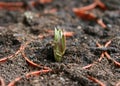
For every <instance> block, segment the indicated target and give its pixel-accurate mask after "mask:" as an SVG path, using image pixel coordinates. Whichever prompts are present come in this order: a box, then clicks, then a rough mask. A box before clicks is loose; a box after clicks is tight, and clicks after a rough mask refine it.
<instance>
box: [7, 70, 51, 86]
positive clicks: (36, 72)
mask: <svg viewBox="0 0 120 86" xmlns="http://www.w3.org/2000/svg"><path fill="white" fill-rule="evenodd" d="M51 71H52V70H50V69H49V70H39V71H34V72H30V73H27V74H26V75H25V77H26V78H29V77H30V76H37V75H40V74H43V73H48V72H51ZM21 79H22V77H18V78H16V79H15V80H13V81H11V82H10V83H9V84H8V86H15V83H16V82H18V81H19V80H21Z"/></svg>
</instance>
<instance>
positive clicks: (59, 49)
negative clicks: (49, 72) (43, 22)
mask: <svg viewBox="0 0 120 86" xmlns="http://www.w3.org/2000/svg"><path fill="white" fill-rule="evenodd" d="M65 49H66V37H65V36H64V34H63V30H61V29H59V28H55V32H54V48H53V51H54V58H55V60H56V61H61V60H62V56H63V55H64V53H65Z"/></svg>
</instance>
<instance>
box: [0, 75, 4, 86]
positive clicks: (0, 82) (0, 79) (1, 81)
mask: <svg viewBox="0 0 120 86" xmlns="http://www.w3.org/2000/svg"><path fill="white" fill-rule="evenodd" d="M0 86H5V82H4V80H3V78H2V77H0Z"/></svg>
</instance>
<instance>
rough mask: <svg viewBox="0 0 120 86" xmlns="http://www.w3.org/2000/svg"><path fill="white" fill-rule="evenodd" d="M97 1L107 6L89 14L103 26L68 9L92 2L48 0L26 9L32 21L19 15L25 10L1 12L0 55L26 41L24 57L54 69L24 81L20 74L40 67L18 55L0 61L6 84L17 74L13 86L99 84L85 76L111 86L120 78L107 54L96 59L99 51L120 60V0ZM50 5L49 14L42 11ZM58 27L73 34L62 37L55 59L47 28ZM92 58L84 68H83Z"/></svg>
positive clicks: (119, 67)
mask: <svg viewBox="0 0 120 86" xmlns="http://www.w3.org/2000/svg"><path fill="white" fill-rule="evenodd" d="M3 1H4V0H3ZM5 1H11V0H5ZM12 1H14V2H16V1H23V0H12ZM26 1H27V0H26ZM28 1H29V0H28ZM101 1H102V2H103V3H105V5H106V6H107V7H108V9H107V10H106V11H104V12H103V11H102V10H100V9H99V8H96V9H94V10H93V12H94V13H96V15H98V16H99V17H100V18H101V19H103V22H104V23H105V24H106V25H107V27H108V28H107V30H106V29H103V28H102V27H101V26H100V25H98V24H97V23H96V22H94V21H85V20H82V19H80V18H78V17H77V16H76V15H75V14H74V13H73V11H72V8H74V7H83V6H86V5H89V4H91V3H92V2H93V0H64V1H61V0H53V2H52V3H49V4H40V5H38V6H36V7H32V8H31V9H29V11H30V12H31V13H32V14H31V16H32V17H33V18H32V19H29V18H27V17H26V16H25V15H24V13H25V12H27V11H24V12H19V11H9V10H0V59H1V58H4V57H8V56H10V55H13V54H15V52H17V50H19V48H20V46H21V45H24V44H25V43H26V42H28V41H29V42H30V43H28V44H27V45H26V46H25V49H24V53H25V55H26V56H27V57H28V58H29V59H30V60H31V61H33V62H34V63H36V64H39V65H42V66H47V67H50V68H51V69H52V70H53V71H52V72H50V73H47V74H41V75H39V76H32V77H30V78H27V79H26V78H25V77H24V75H25V74H27V73H29V72H32V71H37V70H41V68H39V67H33V66H30V65H29V64H28V62H26V60H25V59H24V58H23V56H22V54H21V53H19V54H17V55H15V56H14V58H11V59H8V60H7V61H6V62H1V63H0V77H2V78H3V79H4V81H5V83H6V85H8V84H9V83H10V82H11V81H12V80H14V79H15V78H17V77H21V76H23V78H22V79H21V80H20V81H19V82H17V83H16V86H99V84H98V83H95V82H93V81H92V80H90V79H88V78H87V76H91V77H94V78H96V79H98V80H100V81H101V82H102V83H104V84H105V85H106V86H115V85H116V84H117V83H118V82H120V66H117V65H115V64H114V62H113V61H112V60H108V59H107V58H106V57H104V58H103V59H102V60H101V61H100V62H97V60H98V59H99V57H100V55H101V53H102V52H103V51H107V52H108V54H109V55H110V56H111V58H112V59H114V60H116V61H117V62H119V63H120V1H119V0H101ZM53 8H56V9H57V11H56V12H54V13H52V14H51V13H45V10H50V9H53ZM36 15H39V16H36ZM57 26H59V27H61V28H62V29H64V30H65V31H66V32H67V31H71V32H74V35H73V36H72V37H67V39H66V52H65V54H64V56H63V59H62V61H61V62H56V61H55V60H54V56H53V48H52V41H53V34H50V33H49V32H47V31H48V30H53V31H54V28H55V27H57ZM41 35H44V38H42V39H41V38H40V36H41ZM109 40H112V42H111V44H110V45H109V46H108V47H107V48H104V49H102V48H98V47H97V46H96V42H99V43H100V44H101V45H103V46H104V44H105V43H106V42H108V41H109ZM94 62H95V64H94V65H93V66H92V67H90V68H89V69H83V68H82V67H84V66H86V65H89V64H91V63H94Z"/></svg>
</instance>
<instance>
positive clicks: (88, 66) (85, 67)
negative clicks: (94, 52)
mask: <svg viewBox="0 0 120 86" xmlns="http://www.w3.org/2000/svg"><path fill="white" fill-rule="evenodd" d="M91 66H93V64H89V65H87V66H84V67H82V68H83V69H88V68H90V67H91Z"/></svg>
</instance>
